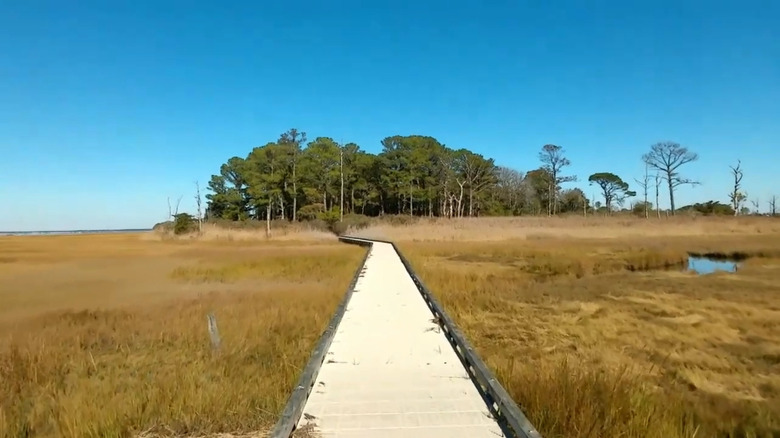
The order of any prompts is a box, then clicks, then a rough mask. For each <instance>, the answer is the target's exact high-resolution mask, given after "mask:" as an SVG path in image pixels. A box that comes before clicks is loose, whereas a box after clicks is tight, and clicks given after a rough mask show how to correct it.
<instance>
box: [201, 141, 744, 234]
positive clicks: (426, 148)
mask: <svg viewBox="0 0 780 438" xmlns="http://www.w3.org/2000/svg"><path fill="white" fill-rule="evenodd" d="M381 145H382V150H381V151H380V152H379V153H378V154H371V153H369V152H366V151H364V150H362V149H361V148H360V146H358V145H357V144H355V143H346V144H340V143H338V142H336V141H335V140H334V139H332V138H329V137H317V138H315V139H314V140H312V141H308V138H307V136H306V133H305V132H302V131H299V130H297V129H290V130H288V131H287V132H284V133H282V134H281V135H280V136H279V138H278V139H277V140H276V141H275V142H270V143H267V144H265V145H263V146H259V147H255V148H253V149H252V150H251V151H250V152H249V153H248V154H247V155H246V156H245V157H238V156H235V157H232V158H230V159H228V160H227V162H226V163H224V164H222V165H221V167H220V170H219V174H216V175H212V176H211V179H210V181H209V182H208V191H209V193H208V194H207V195H206V199H207V205H206V209H205V212H204V214H205V216H206V217H207V218H210V219H215V218H219V219H227V220H234V221H235V220H245V219H256V220H266V221H268V222H270V221H271V220H275V219H286V220H291V221H296V220H307V219H312V218H316V217H318V216H321V215H323V214H329V215H330V216H331V217H334V216H335V217H339V218H340V217H342V216H343V215H344V214H350V213H354V214H361V215H368V216H379V215H386V214H393V215H410V216H437V217H467V216H496V215H541V214H547V215H555V214H560V213H571V212H580V213H582V214H585V215H587V214H588V212H589V211H590V212H592V211H594V210H598V209H601V210H603V211H606V212H607V213H609V212H611V211H613V210H614V209H615V207H617V206H622V205H623V204H624V202H625V200H626V199H628V198H631V197H635V196H637V192H636V191H635V190H631V189H630V187H629V184H628V182H626V181H624V180H623V179H622V178H621V177H620V176H618V175H616V174H614V173H611V172H597V173H594V174H592V175H590V176H589V177H588V178H587V181H588V182H589V183H590V184H591V185H592V186H594V187H596V188H598V190H599V191H600V192H601V197H602V198H603V200H604V203H603V204H602V203H601V202H600V201H598V202H597V201H595V200H591V199H588V197H587V196H586V195H585V193H584V191H583V190H582V189H580V188H577V187H569V188H567V187H565V185H566V184H569V183H573V182H576V181H578V179H577V176H576V175H568V174H567V172H566V170H567V168H568V167H569V166H570V164H571V163H570V161H569V160H568V159H567V158H566V156H565V151H564V149H563V148H562V147H561V146H558V145H554V144H547V145H544V146H542V148H541V150H540V151H539V155H538V158H539V167H538V168H536V169H533V170H530V171H527V172H525V173H524V172H522V171H519V170H517V169H512V168H509V167H505V166H501V165H498V164H496V163H495V161H494V160H493V159H492V158H489V157H485V156H483V155H481V154H478V153H476V152H473V151H470V150H468V149H465V148H459V149H456V148H452V147H449V146H447V145H444V144H442V143H440V142H439V141H438V140H436V139H435V138H433V137H430V136H423V135H407V136H401V135H396V136H391V137H387V138H385V139H383V140H382V141H381ZM697 159H698V155H697V154H695V153H693V152H691V151H689V150H688V149H687V148H685V147H683V146H681V145H679V144H678V143H674V142H661V143H657V144H655V145H653V146H652V147H651V148H650V150H649V151H648V152H647V153H646V154H644V155H643V157H642V160H643V161H644V163H645V165H646V166H645V169H646V171H645V174H644V178H642V179H636V180H635V181H636V183H637V184H638V186H639V187H640V188H641V189H642V191H641V193H642V196H643V198H642V199H643V200H642V201H641V202H640V203H637V205H641V208H640V210H643V213H644V215H645V216H646V217H649V215H650V212H651V211H653V207H652V206H653V202H651V200H650V199H648V196H649V194H650V193H651V192H652V191H653V190H652V189H653V188H654V189H655V205H656V206H658V205H659V201H660V199H659V197H660V193H661V192H665V193H666V194H667V195H668V196H669V203H670V206H671V208H670V210H669V212H670V213H671V214H675V211H676V209H675V199H674V194H675V191H676V190H677V188H678V187H680V186H681V185H685V184H698V182H696V181H693V180H690V179H687V178H685V177H683V176H682V175H681V172H680V170H681V167H682V166H684V165H685V164H687V163H690V162H693V161H696V160H697ZM651 173H652V174H651ZM662 184H663V185H664V186H665V190H661V186H662ZM737 191H739V187H737ZM740 199H741V198H740ZM740 202H741V201H740ZM635 210H636V206H635ZM655 211H657V212H658V214H659V215H660V210H659V209H658V208H656V209H655Z"/></svg>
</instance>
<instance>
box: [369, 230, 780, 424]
mask: <svg viewBox="0 0 780 438" xmlns="http://www.w3.org/2000/svg"><path fill="white" fill-rule="evenodd" d="M544 221H547V219H487V220H463V221H458V222H457V226H456V227H455V228H454V229H453V228H450V227H447V226H446V224H442V223H436V222H434V223H430V222H427V223H422V224H419V225H418V226H417V228H416V227H415V226H407V227H399V228H392V227H383V228H382V229H381V230H378V229H373V230H372V229H368V230H366V231H365V232H364V235H365V234H368V235H372V234H373V235H374V236H377V235H378V234H379V233H380V232H381V233H383V234H384V235H383V236H382V237H386V238H390V239H394V240H398V241H401V243H400V245H399V246H400V248H401V249H402V250H403V251H404V253H405V254H406V255H407V256H408V257H409V259H410V261H411V262H412V264H413V265H414V267H415V269H416V270H417V272H418V273H419V274H420V276H421V277H422V279H423V281H425V283H426V284H427V285H428V287H430V288H431V290H432V291H433V292H434V294H435V295H436V296H438V297H439V298H440V300H441V301H442V303H443V305H444V306H445V308H446V309H447V310H448V311H449V312H450V313H451V314H452V316H453V318H454V319H455V320H456V321H457V322H458V324H460V325H461V327H462V328H463V329H464V332H465V333H466V335H467V336H468V337H469V338H470V339H471V340H472V342H473V343H474V344H475V346H476V348H477V350H478V351H479V353H480V354H481V356H482V357H483V359H484V360H485V361H486V362H487V363H488V365H489V366H491V367H492V368H493V369H494V370H495V371H496V373H497V375H498V377H499V379H500V380H501V381H502V383H503V384H504V385H505V387H506V388H507V390H508V391H509V392H510V394H512V396H513V397H514V398H515V400H516V401H518V403H520V404H521V405H522V407H523V409H524V410H525V412H526V413H527V414H528V415H529V417H530V419H531V421H532V422H533V423H534V424H535V425H536V427H537V428H538V429H539V430H540V432H541V433H542V435H543V436H545V437H548V438H549V437H618V436H620V437H693V436H696V437H754V436H762V437H763V436H766V437H770V436H771V437H777V436H780V221H778V220H776V219H774V220H773V219H769V218H747V219H743V218H722V219H710V218H697V219H691V218H675V219H670V220H666V219H664V220H662V221H658V220H651V221H647V222H646V221H644V220H640V219H619V218H606V219H605V218H590V219H588V220H583V219H582V218H553V219H550V220H549V224H550V225H545V223H546V222H544ZM502 224H503V228H502V227H501V225H502ZM689 251H692V252H702V253H706V252H719V253H732V252H740V253H744V254H749V255H756V256H760V258H758V257H757V258H751V259H749V260H747V261H746V262H745V263H744V265H743V266H742V267H741V268H740V270H739V272H738V273H736V274H726V273H722V274H721V273H718V274H712V275H706V276H696V275H695V274H692V273H687V272H683V271H682V270H681V268H680V267H681V265H682V264H683V263H684V261H685V259H686V258H687V253H688V252H689Z"/></svg>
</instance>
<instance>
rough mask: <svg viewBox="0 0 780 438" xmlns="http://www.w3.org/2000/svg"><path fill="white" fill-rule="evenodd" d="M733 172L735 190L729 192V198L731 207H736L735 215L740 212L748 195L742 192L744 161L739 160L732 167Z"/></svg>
mask: <svg viewBox="0 0 780 438" xmlns="http://www.w3.org/2000/svg"><path fill="white" fill-rule="evenodd" d="M729 168H730V169H731V174H732V175H733V176H734V190H732V192H731V193H729V199H730V200H731V207H732V208H733V209H734V216H736V215H738V214H739V210H740V207H741V205H742V203H744V202H745V199H747V195H746V194H745V193H743V192H742V162H741V161H740V160H737V165H736V166H734V167H732V166H729Z"/></svg>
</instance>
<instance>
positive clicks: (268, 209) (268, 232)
mask: <svg viewBox="0 0 780 438" xmlns="http://www.w3.org/2000/svg"><path fill="white" fill-rule="evenodd" d="M265 237H266V239H270V238H271V197H270V196H269V197H268V205H267V206H266V207H265Z"/></svg>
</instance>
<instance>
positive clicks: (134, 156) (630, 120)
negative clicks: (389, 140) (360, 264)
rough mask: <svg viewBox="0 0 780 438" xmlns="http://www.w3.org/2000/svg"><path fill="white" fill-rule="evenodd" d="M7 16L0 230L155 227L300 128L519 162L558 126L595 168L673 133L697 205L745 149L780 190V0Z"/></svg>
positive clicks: (724, 187)
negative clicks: (403, 138) (685, 152)
mask: <svg viewBox="0 0 780 438" xmlns="http://www.w3.org/2000/svg"><path fill="white" fill-rule="evenodd" d="M488 3H489V5H488ZM0 29H2V36H0V54H1V55H0V230H50V229H74V228H125V227H129V228H133V227H148V226H151V225H152V224H153V223H155V222H158V221H161V220H164V219H165V217H166V214H167V206H166V198H167V197H168V196H171V197H173V198H175V197H177V196H179V195H184V196H185V201H184V202H183V203H182V207H183V209H187V210H192V208H193V205H194V201H193V200H192V199H193V193H194V184H193V182H194V181H195V180H200V181H201V183H202V185H205V183H206V182H207V180H208V178H209V176H210V175H211V174H213V173H216V172H218V168H219V166H220V164H221V163H223V162H224V161H225V160H226V159H227V158H229V157H230V156H233V155H239V156H244V155H245V154H246V153H247V152H248V151H249V150H250V149H251V148H252V147H253V146H257V145H261V144H264V143H266V142H268V141H273V140H275V139H276V138H277V137H278V135H279V134H280V133H281V132H283V131H285V130H287V129H288V128H291V127H297V128H298V129H301V130H304V131H306V132H307V133H308V134H309V138H314V137H316V136H330V137H333V138H334V139H336V140H340V141H354V142H356V143H358V144H359V145H361V147H363V148H364V149H366V150H369V151H372V152H376V151H378V149H379V141H380V140H381V139H382V138H384V137H386V136H389V135H395V134H425V135H432V136H434V137H436V138H438V139H439V140H440V141H442V142H444V143H446V144H447V145H448V146H452V147H468V148H470V149H472V150H475V151H477V152H480V153H483V154H486V155H488V156H491V157H494V158H495V159H496V160H497V162H498V163H499V164H502V165H506V166H510V167H515V168H517V169H519V170H529V169H533V168H536V167H538V165H539V162H538V157H537V153H538V151H539V149H540V148H541V146H542V145H544V144H545V143H555V144H559V145H562V146H563V147H564V148H565V149H566V151H567V153H568V155H569V158H570V159H571V161H572V166H571V168H570V172H571V173H573V174H576V175H578V176H579V178H580V181H584V180H586V179H587V176H588V175H589V174H591V173H593V172H597V171H613V172H615V173H617V174H619V175H621V176H622V177H624V179H626V180H628V181H631V182H633V178H635V177H640V175H641V174H642V171H643V165H642V163H641V160H640V156H641V154H642V153H643V152H645V151H646V150H647V149H648V148H649V146H650V145H651V144H652V143H654V142H656V141H660V140H673V141H677V142H679V143H681V144H683V145H684V146H687V147H689V148H690V149H692V150H694V151H696V152H698V153H699V154H700V155H701V159H700V160H699V161H698V162H696V163H693V164H690V165H688V166H687V168H686V169H685V172H684V173H685V175H686V176H690V177H692V178H696V179H699V180H701V182H702V183H703V185H702V186H699V187H696V188H689V187H683V188H681V189H680V192H679V195H678V197H679V199H678V200H679V203H678V205H683V204H686V203H689V202H691V201H696V200H707V199H718V200H721V201H726V199H727V198H726V194H727V193H728V191H729V184H730V181H729V173H728V172H729V169H728V166H729V164H733V163H734V162H735V161H736V160H737V159H738V158H741V159H742V162H743V167H744V168H745V179H744V185H745V188H746V190H747V191H748V192H749V194H750V197H751V198H754V197H758V198H760V199H761V204H762V207H761V208H762V209H763V210H766V208H767V207H766V200H767V199H768V197H769V195H770V194H778V195H780V176H778V171H779V170H780V165H779V164H778V159H779V158H780V152H778V151H779V150H780V148H779V146H780V2H777V1H775V0H765V1H755V0H742V1H728V2H727V1H718V0H713V1H710V0H699V1H690V0H685V1H680V0H676V1H667V0H663V1H659V0H641V1H628V2H627V1H622V0H621V1H618V0H614V1H604V0H602V1H595V0H594V1H583V0H577V1H552V2H550V1H543V0H532V1H491V2H480V1H443V0H435V1H434V0H416V1H410V0H393V1H388V0H381V1H380V0H370V1H358V0H331V1H318V2H314V1H299V0H289V1H274V2H272V1H230V2H217V1H212V2H202V1H197V0H189V1H164V0H153V1H152V0H141V1H125V0H122V1H120V0H112V1H103V0H101V1H95V0H81V1H78V2H70V1H59V0H58V1H43V0H8V1H4V2H2V4H0ZM578 185H579V186H582V187H585V188H586V192H587V193H588V194H591V193H595V190H593V189H591V188H588V187H587V183H583V182H580V183H578Z"/></svg>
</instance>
